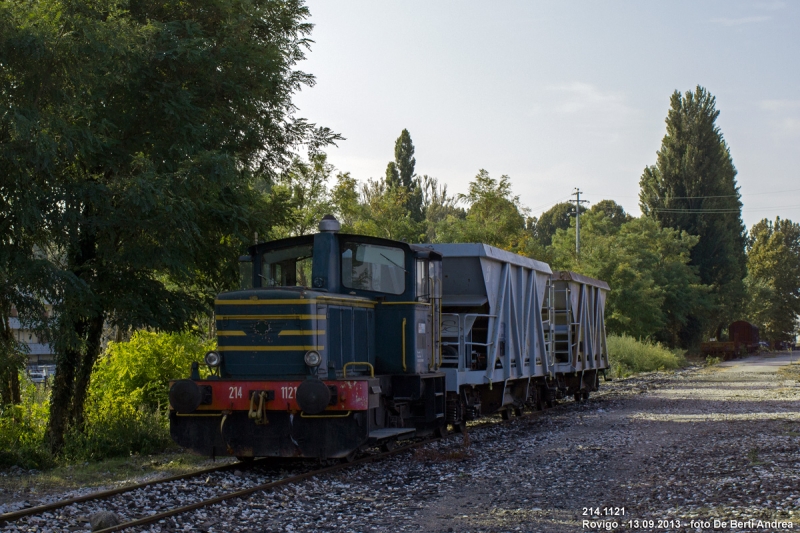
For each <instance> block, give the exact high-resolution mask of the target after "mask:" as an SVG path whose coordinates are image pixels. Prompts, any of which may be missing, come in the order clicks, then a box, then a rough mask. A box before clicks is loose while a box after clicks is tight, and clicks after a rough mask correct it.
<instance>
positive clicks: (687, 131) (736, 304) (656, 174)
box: [639, 86, 746, 344]
mask: <svg viewBox="0 0 800 533" xmlns="http://www.w3.org/2000/svg"><path fill="white" fill-rule="evenodd" d="M715 106H716V100H715V98H714V97H713V96H712V95H711V94H710V93H709V92H708V91H707V90H706V89H704V88H702V87H700V86H698V87H697V88H696V89H695V91H694V92H691V91H687V92H686V93H685V94H684V95H681V94H680V93H679V92H677V91H675V92H674V93H673V95H672V98H671V100H670V110H669V112H668V114H667V118H666V123H667V133H666V135H665V136H664V139H663V140H662V143H661V149H660V150H659V151H658V155H657V160H656V164H655V165H653V166H651V167H647V168H646V169H645V170H644V173H643V175H642V177H641V180H640V186H641V192H640V194H639V200H640V206H641V209H642V212H643V213H644V214H645V215H647V216H649V217H652V218H654V219H656V220H658V221H659V222H660V223H661V225H662V226H663V227H669V228H676V229H678V230H679V231H686V232H688V233H689V234H691V235H696V236H698V237H699V242H698V243H697V245H696V246H695V247H694V248H693V249H692V255H691V264H692V265H694V266H696V267H697V271H698V274H699V276H700V280H701V282H702V283H703V284H705V285H708V286H710V287H711V288H712V293H713V296H714V298H715V305H714V306H713V307H712V308H711V309H710V310H709V313H707V314H706V316H707V317H708V319H705V317H703V316H700V315H697V316H692V317H691V318H690V320H689V322H688V323H687V325H686V327H685V328H684V329H683V331H682V332H681V335H682V337H683V340H684V342H686V343H689V344H693V343H696V342H698V341H699V340H700V339H701V337H702V334H703V333H704V332H708V331H717V332H719V331H720V330H721V329H722V328H723V327H724V326H726V325H727V324H728V323H729V322H730V321H731V320H732V319H734V318H737V314H738V313H739V312H740V311H739V310H740V305H741V302H742V298H743V290H744V285H743V281H742V280H743V278H744V276H745V268H746V258H745V237H744V225H743V223H742V219H741V208H742V203H741V201H740V195H739V189H738V187H737V185H736V179H735V178H736V169H735V168H734V166H733V161H732V159H731V155H730V150H729V149H728V146H727V144H726V143H725V140H724V139H723V137H722V133H721V132H720V130H719V128H718V127H717V126H716V119H717V117H718V116H719V111H718V110H717V109H716V107H715Z"/></svg>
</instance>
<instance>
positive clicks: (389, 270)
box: [342, 242, 406, 294]
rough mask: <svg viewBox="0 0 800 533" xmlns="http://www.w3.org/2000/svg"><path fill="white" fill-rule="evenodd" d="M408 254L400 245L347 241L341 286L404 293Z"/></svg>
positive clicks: (344, 249) (343, 256) (344, 248)
mask: <svg viewBox="0 0 800 533" xmlns="http://www.w3.org/2000/svg"><path fill="white" fill-rule="evenodd" d="M404 264H405V253H404V252H403V250H402V249H400V248H393V247H390V246H378V245H376V244H364V243H357V242H345V243H344V246H343V250H342V285H344V286H345V287H347V288H348V289H361V290H365V291H375V292H386V293H389V294H402V293H403V291H405V287H406V285H405V283H406V282H405V268H403V265H404Z"/></svg>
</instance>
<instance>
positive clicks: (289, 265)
mask: <svg viewBox="0 0 800 533" xmlns="http://www.w3.org/2000/svg"><path fill="white" fill-rule="evenodd" d="M312 255H313V245H311V244H303V245H301V246H293V247H291V248H281V249H279V250H270V251H269V252H265V253H264V254H262V255H261V273H260V277H261V286H262V287H294V286H302V287H308V286H310V281H311V258H312Z"/></svg>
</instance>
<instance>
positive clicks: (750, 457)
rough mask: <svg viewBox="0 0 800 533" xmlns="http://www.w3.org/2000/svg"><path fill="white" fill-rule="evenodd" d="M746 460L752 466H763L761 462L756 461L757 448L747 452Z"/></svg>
mask: <svg viewBox="0 0 800 533" xmlns="http://www.w3.org/2000/svg"><path fill="white" fill-rule="evenodd" d="M747 459H748V460H749V461H750V464H751V465H753V466H756V465H760V464H763V463H762V462H761V461H759V460H758V448H751V449H750V451H749V452H747Z"/></svg>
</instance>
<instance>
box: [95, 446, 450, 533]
mask: <svg viewBox="0 0 800 533" xmlns="http://www.w3.org/2000/svg"><path fill="white" fill-rule="evenodd" d="M450 435H453V434H450ZM450 435H447V436H450ZM445 438H446V437H445ZM437 440H439V438H432V439H426V440H423V441H419V442H414V443H412V444H408V445H406V446H401V447H398V448H395V449H394V450H391V451H388V452H381V453H379V454H375V455H368V456H367V457H362V458H360V459H356V460H354V461H351V462H349V463H348V462H342V463H339V464H336V465H333V466H328V467H325V468H320V469H319V470H311V471H309V472H303V473H302V474H297V475H294V476H287V477H285V478H283V479H278V480H276V481H270V482H269V483H264V484H262V485H257V486H255V487H250V488H247V489H243V490H239V491H236V492H231V493H228V494H223V495H222V496H215V497H214V498H209V499H207V500H203V501H199V502H195V503H192V504H189V505H184V506H183V507H177V508H175V509H171V510H169V511H163V512H161V513H157V514H154V515H150V516H145V517H143V518H137V519H136V520H131V521H130V522H125V523H123V524H119V525H117V526H112V527H108V528H106V529H100V530H98V531H97V532H95V533H112V532H113V531H122V530H123V529H128V528H130V527H136V526H144V525H147V524H152V523H153V522H158V521H160V520H164V519H165V518H169V517H171V516H175V515H179V514H183V513H188V512H189V511H194V510H196V509H200V508H202V507H207V506H209V505H214V504H215V503H221V502H224V501H227V500H232V499H234V498H241V497H242V496H248V495H250V494H253V493H254V492H260V491H266V490H270V489H273V488H275V487H280V486H282V485H290V484H292V483H297V482H298V481H303V480H305V479H308V478H311V477H315V476H320V475H324V474H329V473H331V472H336V471H338V470H344V469H345V468H349V467H353V466H358V465H362V464H367V463H371V462H374V461H377V460H379V459H384V458H386V457H388V456H390V455H395V454H398V453H402V452H405V451H408V450H412V449H414V448H418V447H420V446H424V445H425V444H430V443H431V442H436V441H437Z"/></svg>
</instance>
